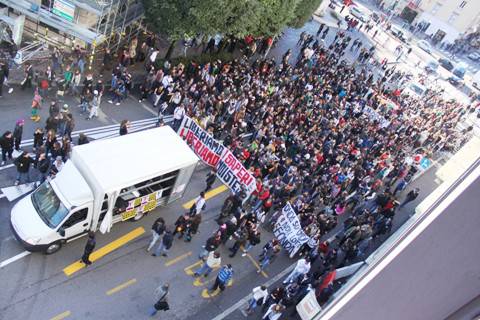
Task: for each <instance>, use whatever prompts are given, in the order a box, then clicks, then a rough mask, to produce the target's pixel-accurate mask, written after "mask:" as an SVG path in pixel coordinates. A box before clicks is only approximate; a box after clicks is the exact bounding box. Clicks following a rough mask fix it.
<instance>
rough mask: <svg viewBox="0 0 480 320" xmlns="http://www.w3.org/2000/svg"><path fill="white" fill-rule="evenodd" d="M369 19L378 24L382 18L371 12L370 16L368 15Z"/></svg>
mask: <svg viewBox="0 0 480 320" xmlns="http://www.w3.org/2000/svg"><path fill="white" fill-rule="evenodd" d="M370 19H372V20H373V21H374V22H375V23H380V21H381V19H382V18H381V17H380V15H379V14H378V13H376V12H372V14H371V15H370Z"/></svg>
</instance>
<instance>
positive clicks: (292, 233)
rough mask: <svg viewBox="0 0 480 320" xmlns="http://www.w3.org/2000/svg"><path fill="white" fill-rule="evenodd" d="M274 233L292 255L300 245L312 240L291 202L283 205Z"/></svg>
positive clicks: (291, 255)
mask: <svg viewBox="0 0 480 320" xmlns="http://www.w3.org/2000/svg"><path fill="white" fill-rule="evenodd" d="M273 234H274V235H275V238H276V239H278V241H280V244H281V245H282V247H283V248H284V249H285V250H287V251H288V252H289V253H290V257H293V256H294V255H295V253H297V251H298V250H299V249H300V247H301V246H302V245H303V244H304V243H306V242H308V241H309V240H310V237H309V236H307V235H306V234H305V232H304V231H303V229H302V226H301V225H300V221H299V220H298V217H297V214H296V213H295V210H293V208H292V205H291V204H290V203H289V202H288V203H287V204H286V205H285V207H283V209H282V212H281V214H280V216H279V218H278V220H277V222H276V223H275V226H274V228H273Z"/></svg>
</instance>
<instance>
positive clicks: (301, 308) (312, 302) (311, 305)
mask: <svg viewBox="0 0 480 320" xmlns="http://www.w3.org/2000/svg"><path fill="white" fill-rule="evenodd" d="M296 308H297V312H298V315H299V316H300V318H301V319H302V320H312V319H313V318H314V317H315V316H316V315H317V314H318V313H319V312H320V311H322V308H321V307H320V305H319V304H318V301H317V297H315V290H310V292H309V293H307V295H306V296H305V297H304V298H303V299H302V300H301V301H300V302H299V303H298V304H297V307H296Z"/></svg>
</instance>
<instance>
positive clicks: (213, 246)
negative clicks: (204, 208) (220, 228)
mask: <svg viewBox="0 0 480 320" xmlns="http://www.w3.org/2000/svg"><path fill="white" fill-rule="evenodd" d="M221 240H222V239H221V237H220V234H218V233H215V234H214V235H213V236H211V237H210V238H208V239H207V241H206V242H205V245H204V246H203V250H202V252H201V253H200V255H199V256H198V258H199V259H201V260H205V259H206V257H207V256H208V254H209V253H210V252H212V251H215V250H217V248H218V246H219V245H220V243H221Z"/></svg>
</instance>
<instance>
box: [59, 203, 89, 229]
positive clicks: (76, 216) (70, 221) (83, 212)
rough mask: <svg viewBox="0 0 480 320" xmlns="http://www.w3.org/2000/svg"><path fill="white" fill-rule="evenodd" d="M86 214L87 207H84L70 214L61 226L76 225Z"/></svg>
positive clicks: (83, 219)
mask: <svg viewBox="0 0 480 320" xmlns="http://www.w3.org/2000/svg"><path fill="white" fill-rule="evenodd" d="M87 216H88V208H84V209H82V210H79V211H77V212H75V213H74V214H72V215H71V216H70V218H68V220H67V221H65V223H64V224H63V228H65V229H66V228H70V227H71V226H74V225H76V224H77V223H79V222H82V221H85V219H87Z"/></svg>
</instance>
